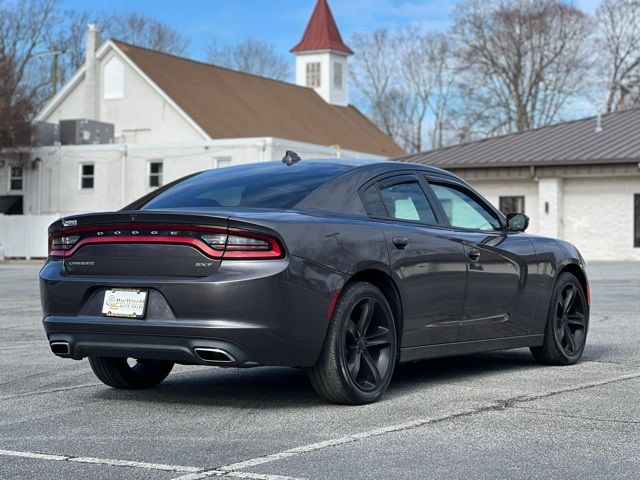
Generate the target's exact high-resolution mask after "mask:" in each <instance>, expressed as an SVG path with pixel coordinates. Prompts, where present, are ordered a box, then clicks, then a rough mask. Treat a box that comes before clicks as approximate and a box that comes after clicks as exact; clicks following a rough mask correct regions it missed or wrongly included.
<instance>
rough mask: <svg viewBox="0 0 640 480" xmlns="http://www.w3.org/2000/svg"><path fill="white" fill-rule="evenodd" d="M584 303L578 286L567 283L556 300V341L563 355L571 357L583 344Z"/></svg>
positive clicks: (585, 331) (584, 328) (585, 322)
mask: <svg viewBox="0 0 640 480" xmlns="http://www.w3.org/2000/svg"><path fill="white" fill-rule="evenodd" d="M585 311H586V305H585V304H584V302H583V301H582V299H581V298H580V295H578V287H576V286H575V285H573V284H571V283H570V284H568V285H567V286H565V287H564V288H563V289H562V292H561V293H560V295H558V298H557V301H556V321H555V329H554V330H555V335H556V341H557V342H558V345H559V346H560V348H562V350H563V352H564V353H565V355H567V356H568V357H571V356H573V355H575V354H576V353H578V352H579V351H580V350H581V348H582V347H583V345H584V341H585V336H586V334H587V329H586V327H587V320H586V318H587V317H586V315H585Z"/></svg>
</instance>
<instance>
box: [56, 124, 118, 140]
mask: <svg viewBox="0 0 640 480" xmlns="http://www.w3.org/2000/svg"><path fill="white" fill-rule="evenodd" d="M113 132H114V125H113V124H112V123H104V122H97V121H96V120H87V119H81V120H60V143H62V145H96V144H103V143H113Z"/></svg>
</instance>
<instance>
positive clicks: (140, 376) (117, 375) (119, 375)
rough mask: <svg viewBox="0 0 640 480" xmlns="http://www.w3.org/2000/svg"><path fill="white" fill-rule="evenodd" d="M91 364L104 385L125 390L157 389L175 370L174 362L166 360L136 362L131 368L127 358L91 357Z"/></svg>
mask: <svg viewBox="0 0 640 480" xmlns="http://www.w3.org/2000/svg"><path fill="white" fill-rule="evenodd" d="M89 364H90V365H91V369H92V370H93V373H95V375H96V377H98V379H99V380H100V381H101V382H102V383H104V384H105V385H108V386H110V387H113V388H120V389H125V390H138V389H143V388H151V387H155V386H156V385H158V384H159V383H160V382H162V381H163V380H164V379H165V378H167V375H169V372H171V369H172V368H173V362H168V361H165V360H136V363H135V365H133V366H130V365H129V363H128V362H127V359H126V358H109V357H89Z"/></svg>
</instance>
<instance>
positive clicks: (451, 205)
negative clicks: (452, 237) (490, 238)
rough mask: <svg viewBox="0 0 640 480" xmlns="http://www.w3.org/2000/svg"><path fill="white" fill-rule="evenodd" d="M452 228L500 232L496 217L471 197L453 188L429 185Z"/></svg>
mask: <svg viewBox="0 0 640 480" xmlns="http://www.w3.org/2000/svg"><path fill="white" fill-rule="evenodd" d="M431 188H432V189H433V193H435V195H436V197H437V198H438V201H439V202H440V205H442V209H443V210H444V213H445V215H446V216H447V218H448V219H449V223H451V226H452V227H457V228H468V229H470V230H488V231H493V230H500V229H501V226H500V221H499V220H498V219H497V218H496V216H495V215H494V214H493V213H492V212H490V211H489V210H487V209H486V208H484V207H483V206H482V205H480V204H479V203H478V202H477V201H476V200H474V199H473V198H472V197H471V196H469V195H467V194H466V193H464V191H462V190H459V189H457V188H454V187H450V186H447V185H438V184H431Z"/></svg>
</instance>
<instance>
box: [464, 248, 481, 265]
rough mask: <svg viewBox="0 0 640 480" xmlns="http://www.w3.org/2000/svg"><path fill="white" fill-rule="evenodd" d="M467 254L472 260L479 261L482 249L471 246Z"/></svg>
mask: <svg viewBox="0 0 640 480" xmlns="http://www.w3.org/2000/svg"><path fill="white" fill-rule="evenodd" d="M467 256H468V257H469V260H471V261H472V262H477V261H478V260H480V250H478V249H477V248H470V249H468V250H467Z"/></svg>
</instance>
